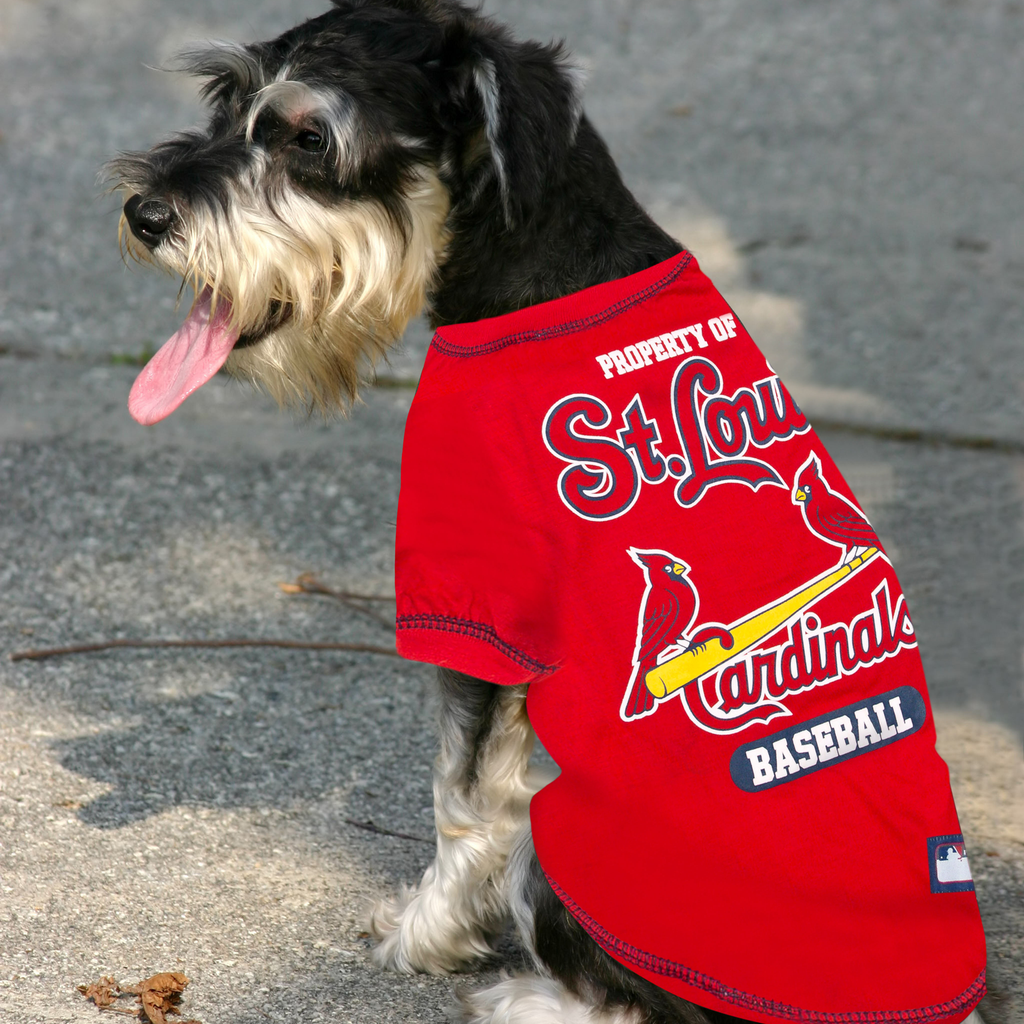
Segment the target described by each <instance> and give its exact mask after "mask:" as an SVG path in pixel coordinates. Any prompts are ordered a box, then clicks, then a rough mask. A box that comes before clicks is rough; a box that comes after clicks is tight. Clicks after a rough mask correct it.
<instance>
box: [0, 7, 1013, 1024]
mask: <svg viewBox="0 0 1024 1024" xmlns="http://www.w3.org/2000/svg"><path fill="white" fill-rule="evenodd" d="M321 8H322V5H321V4H320V3H317V2H311V0H301V2H295V0H293V2H290V3H287V4H286V3H284V2H271V0H218V2H213V0H210V2H201V0H173V2H172V0H165V2H155V0H79V2H76V3H74V4H68V3H64V2H57V0H4V2H3V3H0V94H2V95H3V96H4V102H3V104H2V105H0V242H2V245H0V651H3V652H5V653H6V652H8V651H13V650H16V649H20V648H23V647H28V646H33V647H42V646H49V645H55V644H67V643H72V642H82V641H84V642H88V641H91V640H97V639H102V638H108V637H114V636H125V637H149V636H153V637H200V636H201V637H228V636H239V635H249V636H263V637H278V636H288V637H294V638H307V639H324V638H328V639H342V640H344V639H351V640H357V641H371V642H378V643H381V642H383V643H387V642H388V641H389V634H388V631H387V629H386V628H384V627H383V626H381V625H379V624H378V623H376V622H375V621H373V620H372V619H370V618H368V617H366V616H361V615H358V614H355V613H353V612H351V611H349V610H346V609H345V608H343V607H341V606H340V605H338V604H337V603H336V602H333V601H331V600H330V599H327V598H314V597H301V596H300V597H295V596H291V597H290V596H287V595H285V594H284V593H282V592H281V590H280V589H279V588H278V587H277V585H276V584H277V582H278V581H282V580H291V579H294V578H295V576H296V575H297V574H298V573H300V572H302V571H306V570H311V571H314V572H315V573H317V574H318V575H319V576H320V577H321V578H322V579H323V580H324V581H325V582H327V583H330V584H331V585H333V586H335V587H349V588H352V589H357V590H361V591H365V592H370V593H375V594H380V595H386V594H388V593H389V592H390V588H391V585H392V584H391V565H392V554H391V546H392V528H393V521H394V509H395V502H396V499H397V486H398V469H399V455H400V441H401V432H402V426H403V422H404V416H405V412H406V410H407V409H408V405H409V402H410V400H411V396H412V392H411V390H409V389H407V388H405V389H403V388H387V389H376V390H372V391H369V392H367V394H366V396H365V397H366V400H365V404H363V405H361V406H360V407H359V408H358V409H357V410H356V412H355V414H354V415H353V416H352V417H351V419H349V420H348V421H347V422H338V423H333V424H330V425H328V426H324V425H320V424H308V423H298V422H295V421H293V420H292V419H291V418H290V417H288V416H287V415H280V414H278V413H277V412H276V410H274V409H271V408H270V407H269V406H268V404H267V403H266V401H265V400H263V399H262V398H259V397H257V396H253V395H251V394H249V393H247V392H245V391H244V390H242V389H240V388H237V387H236V386H234V385H232V384H229V383H227V382H224V381H223V380H222V379H218V380H217V381H215V382H213V383H212V384H211V385H209V386H208V387H207V388H205V389H204V390H203V391H202V392H200V393H198V394H197V395H196V396H195V397H193V398H192V399H190V400H189V401H188V402H187V403H186V404H185V406H183V407H182V409H181V410H179V412H178V413H176V414H175V415H174V416H173V417H171V419H169V420H168V421H166V422H165V423H164V424H161V425H159V426H158V427H156V428H152V429H144V428H141V427H138V426H136V425H135V424H133V423H132V422H131V421H130V419H129V418H128V416H127V412H126V411H125V409H124V402H125V398H126V395H127V391H128V388H129V386H130V383H131V380H132V377H133V374H134V372H135V371H134V370H133V369H132V368H131V367H129V366H124V365H119V364H118V363H116V362H115V361H114V360H113V359H112V357H114V356H116V355H118V354H126V353H127V354H137V353H139V352H140V351H141V350H142V349H143V348H144V347H146V346H150V347H152V346H153V345H155V344H159V342H160V341H162V340H163V338H165V337H166V336H168V335H169V334H170V333H171V332H172V331H173V330H174V328H175V326H176V325H177V314H176V313H175V311H174V296H175V290H176V286H175V284H174V282H172V281H170V280H169V279H166V278H162V277H160V276H159V275H157V274H154V273H143V272H134V273H129V272H128V271H126V270H124V269H123V268H122V266H121V264H120V262H119V260H118V255H117V249H116V244H115V227H114V226H115V219H116V218H115V216H114V211H115V209H116V205H115V203H114V202H113V200H110V199H101V198H97V195H98V191H99V190H98V189H97V187H96V185H95V175H96V171H97V168H98V167H99V165H100V164H101V163H102V161H103V160H104V159H106V158H108V157H109V156H111V155H112V154H113V153H115V152H116V151H117V150H119V149H123V148H142V147H145V146H147V145H149V144H150V143H152V142H153V141H155V140H156V139H157V138H159V137H160V136H161V135H163V134H164V133H165V132H167V131H169V130H171V129H173V128H177V127H180V126H182V125H184V124H186V123H188V122H190V121H192V120H193V119H194V118H195V117H196V107H195V99H194V87H193V85H192V84H190V83H187V82H182V81H179V80H177V79H175V78H173V77H171V76H168V75H166V74H162V73H158V72H155V71H151V70H147V69H146V68H145V67H144V65H154V64H159V63H160V62H161V61H163V60H165V59H166V58H167V57H168V56H169V55H170V54H171V53H172V52H173V51H174V50H175V49H177V48H179V47H180V46H182V45H184V44H186V43H187V42H189V41H191V40H194V39H196V38H211V37H222V38H241V39H253V38H257V37H263V36H266V35H268V34H271V33H273V32H276V31H278V30H280V29H283V28H285V27H286V26H287V25H289V24H290V23H291V22H293V21H294V20H296V19H297V18H298V17H300V16H304V15H306V14H313V13H317V12H318V11H319V10H320V9H321ZM487 9H488V10H492V11H495V12H497V13H500V14H501V15H502V16H503V17H505V18H506V19H508V20H509V21H511V22H512V23H513V24H514V25H516V26H517V27H518V29H519V31H520V32H521V34H523V35H533V36H537V37H540V38H551V37H558V36H565V37H566V38H567V39H568V40H569V42H570V44H571V46H572V48H573V49H574V50H575V52H576V53H577V54H578V55H579V56H581V57H582V58H583V59H584V60H585V62H586V64H587V65H588V67H589V69H590V84H589V87H588V94H587V109H588V111H589V113H590V115H591V116H592V118H593V119H594V120H595V122H596V123H597V124H598V126H599V128H600V129H601V130H602V131H603V132H604V134H605V135H606V137H607V138H608V140H609V143H610V144H611V146H612V149H613V152H614V154H615V156H616V158H617V159H618V161H619V163H620V165H621V166H622V168H623V171H624V173H625V176H626V178H627V180H628V181H629V182H630V184H631V185H632V186H633V187H634V188H635V190H636V191H637V192H638V194H639V195H640V196H641V197H642V198H643V200H644V201H645V203H647V205H648V206H649V208H650V209H651V210H652V211H653V212H654V213H655V214H656V215H657V216H658V218H659V219H660V220H661V222H662V223H664V224H665V225H666V226H667V227H669V228H670V229H672V230H673V231H674V232H676V233H677V234H678V235H679V237H681V239H682V240H683V241H684V242H686V243H687V244H688V245H690V247H692V248H693V249H694V250H695V251H696V253H697V255H698V256H699V257H700V258H701V260H702V263H703V264H704V266H705V267H706V269H708V270H709V271H710V272H711V273H712V275H713V276H714V278H715V280H716V281H717V282H718V284H719V286H720V287H721V289H722V290H723V291H724V292H725V294H726V296H727V297H728V298H729V299H730V300H731V301H732V302H733V304H734V305H735V306H736V308H737V310H738V311H739V312H740V314H741V316H742V317H743V318H744V320H745V322H746V323H747V325H748V326H749V327H750V328H751V330H752V332H753V334H754V336H755V338H758V339H759V340H760V342H761V344H762V345H763V347H764V348H765V349H766V350H767V351H768V352H769V355H770V356H771V357H772V359H773V362H774V363H775V365H776V366H777V367H778V368H779V369H780V370H781V372H782V373H783V376H784V377H786V378H787V379H788V380H789V381H790V383H791V386H792V389H793V391H794V393H795V394H796V396H797V398H798V400H799V401H800V402H801V404H802V405H803V406H804V408H805V409H806V410H807V411H808V412H809V413H811V415H812V417H813V418H815V419H817V420H818V421H819V422H823V423H827V424H830V425H831V426H830V427H829V429H826V430H823V431H822V435H823V437H824V440H825V443H826V444H827V445H828V446H829V449H830V450H831V451H832V452H833V454H834V455H835V457H836V459H837V460H838V462H839V464H840V466H841V467H842V469H843V470H844V472H845V473H846V474H847V476H848V478H849V479H850V481H851V483H852V484H853V486H854V488H855V490H857V492H858V494H860V495H861V496H862V499H863V501H864V503H865V504H866V506H867V508H868V511H869V513H870V514H871V515H872V518H873V520H874V521H875V523H876V525H877V526H878V529H879V532H880V534H881V535H882V538H883V540H884V541H886V543H887V546H888V548H889V550H890V551H891V552H892V553H893V555H894V560H895V562H896V565H897V568H898V570H899V572H900V576H901V578H902V580H903V583H904V586H905V588H906V591H907V593H908V597H909V600H910V605H911V609H912V611H913V613H914V618H915V622H916V625H917V629H918V633H919V636H920V639H921V649H922V655H923V657H924V660H925V665H926V669H927V671H928V674H929V678H930V682H931V686H932V692H933V698H934V701H935V705H936V714H937V721H938V726H939V733H940V747H941V750H942V752H943V754H944V756H945V757H946V758H947V760H948V761H949V763H950V766H951V770H952V773H953V781H954V789H955V791H956V793H957V798H958V804H959V806H960V809H961V814H962V817H963V821H964V828H965V832H966V833H967V836H968V839H969V841H970V844H971V851H972V864H973V866H974V870H975V875H976V877H977V881H978V896H979V899H980V902H981V906H982V911H983V915H984V917H985V921H986V927H987V930H988V934H989V943H990V978H991V982H992V986H993V989H994V995H993V996H992V997H991V998H990V999H989V1001H988V1002H987V1003H986V1005H985V1008H984V1013H985V1014H986V1019H987V1020H988V1021H989V1024H1020V1022H1021V1021H1024V1001H1022V1000H1024V940H1022V931H1024V929H1022V925H1024V756H1022V752H1021V736H1022V727H1024V713H1022V710H1024V709H1022V705H1024V692H1022V656H1024V646H1022V631H1021V596H1022V595H1021V592H1022V589H1024V588H1022V582H1024V537H1022V526H1024V521H1022V502H1024V428H1022V424H1024V416H1022V414H1024V347H1022V345H1021V334H1022V326H1024V301H1022V286H1024V196H1022V192H1021V180H1022V166H1021V165H1022V159H1021V138H1022V128H1024V124H1022V121H1024V104H1022V103H1021V96H1022V86H1024V6H1022V5H1021V4H1020V3H1016V2H996V0H889V2H884V0H845V2H844V3H842V4H824V3H817V4H815V3H801V2H797V0H757V2H754V0H747V2H739V0H713V2H712V0H706V2H687V3H683V2H680V0H662V2H660V3H658V2H653V0H650V2H643V0H603V2H602V0H593V2H586V0H571V2H570V0H566V2H564V3H561V4H553V3H546V4H541V3H537V2H535V0H529V2H527V0H521V2H514V0H503V2H493V0H492V2H489V3H488V4H487ZM424 344H425V335H424V332H423V329H422V328H421V327H416V328H414V329H413V330H411V332H410V337H409V343H408V345H407V349H406V351H405V352H404V353H403V354H400V355H399V356H398V357H397V358H396V360H395V366H394V371H393V372H394V375H395V376H396V377H399V378H408V377H410V376H413V375H414V374H415V372H416V365H417V359H418V358H419V357H420V356H421V355H422V351H423V346H424ZM907 430H916V431H919V432H921V436H920V437H919V438H918V439H917V440H913V439H908V436H907V435H906V434H905V433H904V434H901V433H900V432H901V431H904V432H905V431H907ZM978 444H982V445H987V447H978V446H977V445H978ZM430 701H431V698H430V672H429V670H428V669H426V668H424V667H421V666H417V665H412V664H407V663H402V662H398V661H394V660H391V659H385V658H380V657H374V656H371V655H351V654H312V653H290V652H282V651H265V650H264V651H259V650H256V651H253V650H246V651H233V652H232V651H216V652H206V653H200V652H196V651H178V652H166V653H152V652H141V653H140V652H120V653H114V654H103V655H83V656H78V657H72V658H67V659H62V660H54V661H48V662H40V663H32V662H18V663H12V662H10V661H8V660H7V659H6V658H4V659H3V661H0V1020H2V1021H3V1022H5V1024H7V1022H10V1024H36V1022H41V1021H74V1022H79V1021H81V1022H84V1021H91V1020H94V1019H96V1016H97V1012H96V1011H95V1010H94V1009H92V1008H91V1007H89V1006H87V1005H86V1004H85V1003H84V1001H83V1000H82V999H81V997H80V996H78V994H77V993H76V992H75V991H74V986H75V985H76V984H78V983H82V982H88V981H92V980H95V978H96V977H98V976H99V975H101V974H113V975H115V976H116V977H117V978H118V979H119V980H121V981H123V982H133V981H137V980H138V979H140V978H143V977H145V976H146V975H148V974H151V973H154V972H156V971H159V970H168V971H169V970H180V971H184V972H185V973H186V974H188V975H189V977H191V978H192V979H193V984H192V986H191V987H190V989H189V992H188V997H187V999H186V1009H187V1011H188V1012H189V1013H191V1014H193V1015H194V1016H196V1017H199V1018H200V1019H202V1020H203V1021H204V1022H205V1024H223V1022H231V1024H249V1022H250V1021H251V1022H253V1024H255V1022H260V1021H281V1022H285V1021H289V1022H290V1021H303V1022H305V1021H310V1022H312V1021H331V1022H339V1024H340V1022H346V1021H361V1022H362V1021H404V1020H422V1021H437V1022H440V1021H447V1020H453V1019H457V1011H456V1009H455V1003H454V999H453V996H452V983H451V982H450V981H448V980H438V979H432V978H422V979H419V978H415V979H407V978H402V977H398V976H395V975H391V974H386V973H383V972H381V971H379V970H378V969H377V968H375V967H373V966H372V964H371V963H370V961H369V959H368V955H367V950H366V945H365V942H364V940H363V939H361V938H360V928H361V925H360V919H361V915H362V913H363V909H364V907H365V901H366V899H367V897H368V896H370V895H374V894H381V893H383V892H386V891H388V890H391V889H393V888H395V887H396V886H398V885H399V884H401V883H402V882H407V881H412V880H413V879H415V878H416V877H417V875H418V873H419V872H420V871H421V870H422V868H423V867H424V865H425V864H426V862H427V860H428V858H429V856H430V845H429V840H430V838H431V836H432V822H431V814H430V786H429V762H430V759H431V756H432V740H431V735H430V722H429V719H430ZM346 819H349V821H358V822H367V821H372V822H374V823H376V824H377V825H378V826H381V827H383V828H386V829H391V830H393V831H397V832H402V833H406V834H407V835H409V836H414V837H420V838H422V839H423V840H426V841H425V842H420V841H417V840H416V839H415V838H414V839H400V838H394V837H388V836H383V835H380V834H376V833H373V832H369V831H366V830H365V829H359V828H356V827H354V826H353V825H352V824H350V823H349V821H347V820H346ZM516 963H517V960H516V953H515V950H514V949H513V948H512V946H511V945H510V944H509V945H507V946H506V948H505V953H504V957H503V959H502V961H501V962H500V963H499V965H498V966H499V967H500V966H504V967H506V968H514V966H515V964H516ZM478 980H479V976H471V977H469V978H468V979H464V981H463V983H476V982H477V981H478Z"/></svg>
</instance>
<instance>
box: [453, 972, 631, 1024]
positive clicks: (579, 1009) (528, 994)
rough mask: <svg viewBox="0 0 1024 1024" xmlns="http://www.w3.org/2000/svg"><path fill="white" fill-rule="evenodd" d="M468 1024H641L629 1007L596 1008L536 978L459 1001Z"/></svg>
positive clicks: (558, 984) (549, 981)
mask: <svg viewBox="0 0 1024 1024" xmlns="http://www.w3.org/2000/svg"><path fill="white" fill-rule="evenodd" d="M462 1006H463V1009H464V1010H465V1013H466V1020H467V1021H468V1024H643V1022H644V1021H645V1019H646V1018H645V1017H644V1015H643V1013H642V1011H640V1010H638V1009H636V1008H633V1007H624V1006H615V1007H604V1008H599V1007H595V1006H593V1005H592V1004H591V1003H589V1002H587V1001H585V1000H583V999H580V998H579V997H577V996H575V995H573V994H572V993H571V992H570V991H569V990H568V989H567V988H566V987H565V986H564V985H563V984H562V983H561V982H559V981H556V980H555V979H554V978H551V977H545V976H542V975H539V974H522V975H519V976H518V977H515V978H506V979H505V980H504V981H499V982H498V984H497V985H492V986H491V987H490V988H488V989H484V990H483V991H482V992H474V993H473V994H472V995H468V996H465V997H463V1000H462Z"/></svg>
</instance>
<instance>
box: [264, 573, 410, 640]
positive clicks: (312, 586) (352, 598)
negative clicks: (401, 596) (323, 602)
mask: <svg viewBox="0 0 1024 1024" xmlns="http://www.w3.org/2000/svg"><path fill="white" fill-rule="evenodd" d="M278 586H279V587H280V588H281V589H282V590H283V591H284V592H285V593H286V594H322V595H323V596H324V597H332V598H334V600H335V601H340V602H341V603H342V604H343V605H345V607H346V608H351V609H352V611H355V612H359V613H360V614H361V615H365V616H367V617H368V618H371V619H373V620H374V622H379V623H380V624H381V625H383V626H388V627H393V626H394V624H395V623H394V619H391V620H389V619H386V618H385V617H384V616H383V615H378V614H377V613H376V612H375V611H373V610H372V609H371V608H366V607H364V606H363V605H362V604H360V602H361V601H370V602H377V601H394V597H388V596H381V595H379V594H357V593H355V592H354V591H351V590H334V589H333V588H332V587H328V586H326V585H325V584H323V583H321V582H320V581H319V580H318V579H317V578H316V577H315V576H314V575H313V574H312V573H311V572H304V573H302V574H301V575H300V576H298V577H297V578H296V580H295V582H294V583H279V584H278Z"/></svg>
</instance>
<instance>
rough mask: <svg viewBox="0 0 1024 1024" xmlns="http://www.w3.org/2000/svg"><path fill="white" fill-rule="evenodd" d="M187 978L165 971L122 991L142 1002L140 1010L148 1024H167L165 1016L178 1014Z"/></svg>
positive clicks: (175, 972)
mask: <svg viewBox="0 0 1024 1024" xmlns="http://www.w3.org/2000/svg"><path fill="white" fill-rule="evenodd" d="M187 984H188V978H186V977H185V975H184V974H181V973H179V972H178V971H165V972H163V973H162V974H154V975H153V976H152V977H151V978H146V980H145V981H140V982H139V983H138V985H135V986H133V987H132V988H126V989H124V991H125V992H132V993H134V994H135V995H137V996H138V997H139V999H140V1001H141V1002H142V1010H143V1012H144V1013H145V1015H146V1018H148V1020H149V1021H150V1024H167V1014H169V1013H174V1014H176V1013H178V1012H180V1011H179V1010H178V1003H179V1002H181V993H182V992H184V991H185V986H186V985H187Z"/></svg>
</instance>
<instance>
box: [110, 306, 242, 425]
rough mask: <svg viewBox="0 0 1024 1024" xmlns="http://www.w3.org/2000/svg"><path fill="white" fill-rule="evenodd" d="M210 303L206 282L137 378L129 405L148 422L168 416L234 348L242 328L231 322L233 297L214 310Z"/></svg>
mask: <svg viewBox="0 0 1024 1024" xmlns="http://www.w3.org/2000/svg"><path fill="white" fill-rule="evenodd" d="M211 303H212V292H211V291H210V289H209V288H206V289H204V291H203V293H202V294H201V295H200V296H199V298H198V299H197V300H196V304H195V306H193V307H192V312H191V313H189V315H188V319H187V320H186V321H185V322H184V323H183V324H182V325H181V327H180V328H179V329H178V330H177V331H176V332H175V334H174V336H173V337H171V338H170V339H169V340H168V341H166V342H164V344H163V345H162V346H161V348H160V351H159V352H157V354H156V355H155V356H153V358H152V359H150V361H149V362H148V363H146V366H145V368H144V369H143V371H142V373H140V374H139V375H138V377H136V378H135V383H134V384H133V385H132V390H131V394H130V395H129V396H128V411H129V412H130V413H131V414H132V417H133V418H134V419H136V420H138V422H139V423H144V424H146V425H147V426H148V425H149V424H151V423H157V422H159V421H160V420H162V419H163V418H164V417H165V416H170V414H171V413H172V412H174V410H175V409H177V408H178V406H179V405H181V403H182V402H184V401H185V399H186V398H188V396H189V395H191V394H192V392H193V391H195V389H196V388H198V387H202V386H203V385H204V384H205V383H206V382H207V381H208V380H209V379H210V378H211V377H212V376H213V375H214V374H215V373H216V372H217V371H218V370H219V369H220V368H221V367H222V366H223V365H224V361H225V360H226V359H227V357H228V356H229V355H230V354H231V349H232V348H234V345H235V342H236V341H238V333H239V332H238V331H237V330H236V329H234V328H232V327H231V325H230V320H231V303H230V302H228V301H227V300H226V299H223V298H222V299H219V300H218V302H217V309H216V310H215V311H214V313H213V315H212V316H211V315H210V307H211Z"/></svg>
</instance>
